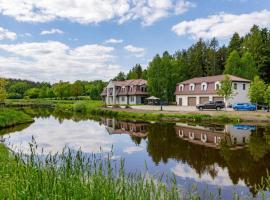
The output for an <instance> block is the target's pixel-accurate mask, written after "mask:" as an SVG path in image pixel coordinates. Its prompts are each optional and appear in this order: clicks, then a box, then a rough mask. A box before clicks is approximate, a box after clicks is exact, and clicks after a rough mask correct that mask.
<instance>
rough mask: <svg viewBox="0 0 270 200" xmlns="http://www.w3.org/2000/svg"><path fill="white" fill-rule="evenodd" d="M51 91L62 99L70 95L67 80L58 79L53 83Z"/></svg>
mask: <svg viewBox="0 0 270 200" xmlns="http://www.w3.org/2000/svg"><path fill="white" fill-rule="evenodd" d="M53 92H54V94H55V96H56V97H58V98H60V99H63V98H64V97H68V96H70V84H69V83H68V82H63V81H60V82H59V83H56V84H54V85H53Z"/></svg>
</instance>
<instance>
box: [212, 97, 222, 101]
mask: <svg viewBox="0 0 270 200" xmlns="http://www.w3.org/2000/svg"><path fill="white" fill-rule="evenodd" d="M213 101H214V102H215V101H224V99H223V97H213Z"/></svg>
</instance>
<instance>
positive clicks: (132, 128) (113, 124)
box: [101, 118, 148, 138]
mask: <svg viewBox="0 0 270 200" xmlns="http://www.w3.org/2000/svg"><path fill="white" fill-rule="evenodd" d="M101 123H102V124H104V125H105V126H106V129H107V131H108V133H109V134H110V135H114V134H128V135H131V136H135V137H140V138H145V137H146V136H147V134H148V133H147V126H148V123H142V122H128V121H120V120H116V119H111V118H102V120H101Z"/></svg>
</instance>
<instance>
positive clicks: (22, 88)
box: [8, 82, 29, 97]
mask: <svg viewBox="0 0 270 200" xmlns="http://www.w3.org/2000/svg"><path fill="white" fill-rule="evenodd" d="M28 89H29V85H28V84H27V83H26V82H16V83H14V84H13V85H11V86H10V88H9V91H8V92H10V93H17V94H20V95H21V97H23V96H24V93H25V92H26V90H28Z"/></svg>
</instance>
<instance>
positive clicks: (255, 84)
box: [248, 76, 266, 104]
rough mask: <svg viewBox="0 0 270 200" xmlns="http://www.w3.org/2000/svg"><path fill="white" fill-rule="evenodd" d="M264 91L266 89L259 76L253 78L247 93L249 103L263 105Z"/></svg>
mask: <svg viewBox="0 0 270 200" xmlns="http://www.w3.org/2000/svg"><path fill="white" fill-rule="evenodd" d="M265 89H266V85H265V83H264V81H263V80H261V79H260V78H259V76H255V78H254V80H253V81H252V83H251V85H250V88H249V91H248V94H249V98H250V101H251V102H254V103H256V104H257V103H263V102H264V94H265Z"/></svg>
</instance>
